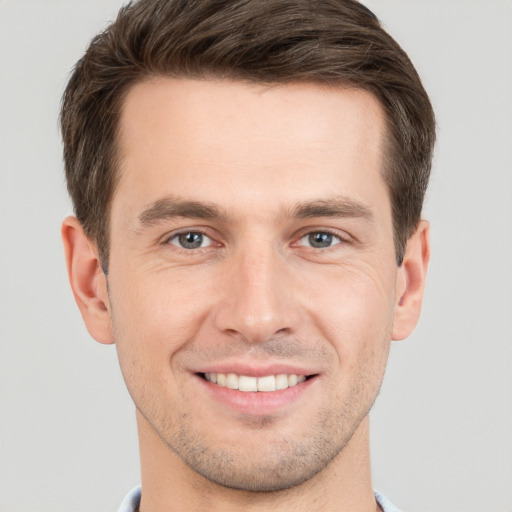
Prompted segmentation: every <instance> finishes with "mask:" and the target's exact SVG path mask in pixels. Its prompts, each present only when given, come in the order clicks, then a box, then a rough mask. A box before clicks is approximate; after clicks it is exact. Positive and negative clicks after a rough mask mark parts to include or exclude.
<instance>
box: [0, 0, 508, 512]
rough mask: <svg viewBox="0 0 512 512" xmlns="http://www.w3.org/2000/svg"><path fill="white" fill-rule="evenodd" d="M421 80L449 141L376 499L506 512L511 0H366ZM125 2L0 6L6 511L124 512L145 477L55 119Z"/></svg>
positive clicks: (376, 417) (0, 403) (418, 510)
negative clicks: (73, 278) (80, 242)
mask: <svg viewBox="0 0 512 512" xmlns="http://www.w3.org/2000/svg"><path fill="white" fill-rule="evenodd" d="M366 3H367V4H368V5H369V6H370V7H371V8H372V9H374V11H375V12H376V13H377V15H378V16H379V17H380V18H381V20H382V21H383V23H384V25H385V26H386V27H387V28H388V29H389V31H390V32H391V33H392V34H393V35H394V37H395V38H396V39H397V40H398V41H399V42H400V43H401V44H402V45H403V47H404V48H405V49H406V51H407V52H408V53H409V55H410V56H411V58H412V60H413V62H414V63H415V64H416V66H417V68H418V70H419V72H420V74H421V75H422V77H423V80H424V83H425V85H426V88H427V90H428V91H429V93H430V95H431V98H432V100H433V103H434V106H435V108H436V111H437V117H438V125H439V144H438V146H437V153H436V159H435V166H434V173H433V178H432V183H431V188H430V191H429V194H428V200H427V205H426V209H425V215H426V217H427V218H429V219H430V220H431V222H432V231H433V234H432V243H433V255H432V262H431V267H430V275H429V284H428V287H427V291H426V297H425V303H424V311H423V316H422V319H421V321H420V324H419V326H418V328H417V330H416V332H415V333H414V335H413V336H412V337H411V338H410V339H409V340H407V341H404V342H399V343H395V344H394V345H393V348H392V353H391V357H390V362H389V368H388V371H387V375H386V379H385V383H384V386H383V389H382V392H381V396H380V397H379V399H378V401H377V404H376V406H375V409H374V412H373V418H372V436H373V437H372V451H373V468H374V470H373V472H374V483H375V487H376V488H377V489H379V490H381V491H382V492H383V493H384V494H386V495H387V496H388V497H389V498H390V499H391V500H392V501H394V502H395V503H396V504H397V505H398V506H399V507H400V508H403V509H404V510H408V511H410V512H422V511H423V512H426V511H429V512H442V511H452V512H459V511H460V512H462V511H465V512H484V511H485V512H492V511H496V512H505V511H508V512H510V511H511V510H512V434H511V433H512V372H511V367H512V343H511V341H512V340H511V333H512V328H511V323H512V322H511V317H512V265H511V262H512V206H511V204H512V183H511V182H512V2H511V1H510V0H480V1H477V0H473V1H472V0H421V1H418V0H415V1H406V0H380V1H379V0H372V1H370V0H368V1H367V2H366ZM120 4H121V2H120V1H119V0H108V1H106V0H87V1H83V0H82V1H72V0H33V1H31V0H3V1H2V0H0V171H1V173H0V244H1V246H0V337H1V345H0V511H1V512H29V511H33V512H64V511H66V512H86V511H88V512H106V511H109V510H116V509H117V506H118V505H119V502H120V501H121V499H122V497H123V496H124V494H125V493H126V492H127V491H128V490H129V489H130V488H131V487H132V486H133V485H135V484H137V483H138V481H139V469H138V453H137V437H136V430H135V420H134V414H133V406H132V404H131V401H130V398H129V397H128V394H127V392H126V391H125V389H124V384H123V382H122V378H121V375H120V372H119V369H118V365H117V360H116V354H115V349H114V348H113V347H105V346H101V345H99V344H97V343H95V342H94V341H93V340H91V339H90V338H89V336H88V334H87V332H86V330H85V328H84V327H83V325H82V322H81V318H80V316H79V313H78V310H77V308H76V306H75V304H74V301H73V298H72V295H71V292H70V290H69V286H68V283H67V277H66V274H65V269H64V259H63V254H62V249H61V243H60V234H59V227H60V222H61V220H62V218H63V217H64V216H65V215H67V214H68V213H70V212H71V207H70V203H69V201H68V199H67V196H66V193H65V187H64V183H63V175H62V163H61V147H60V136H59V133H58V129H57V115H58V107H59V101H60V96H61V93H62V90H63V88H64V85H65V83H66V78H67V76H68V73H69V70H70V69H71V67H72V65H73V64H74V62H75V61H76V60H77V59H78V58H79V57H80V55H81V54H82V52H83V50H84V49H85V47H86V44H87V42H88V41H89V40H90V38H91V37H92V36H93V35H94V34H95V33H96V32H97V31H98V30H99V29H100V28H102V27H104V26H105V24H106V22H107V21H108V20H110V19H112V18H113V16H114V14H115V13H116V12H117V9H118V7H119V6H120Z"/></svg>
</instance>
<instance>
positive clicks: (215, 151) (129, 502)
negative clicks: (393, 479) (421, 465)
mask: <svg viewBox="0 0 512 512" xmlns="http://www.w3.org/2000/svg"><path fill="white" fill-rule="evenodd" d="M61 120H62V130H63V138H64V155H65V165H66V176H67V180H68V188H69V191H70V194H71V196H72V198H73V201H74V205H75V212H76V217H70V218H68V219H66V220H65V221H64V224H63V228H62V233H63V239H64V245H65V250H66V257H67V265H68V273H69V277H70V282H71V286H72V289H73V292H74V295H75V298H76V301H77V303H78V306H79V308H80V310H81V313H82V316H83V318H84V321H85V324H86V326H87V328H88V330H89V332H90V334H91V335H92V336H93V337H94V338H95V339H96V340H97V341H99V342H101V343H115V344H116V347H117V352H118V355H119V362H120V366H121V370H122V373H123V376H124V379H125V381H126V385H127V387H128V390H129V392H130V394H131V397H132V398H133V401H134V403H135V407H136V415H137V425H138V430H139V441H140V454H141V472H142V487H141V488H138V489H135V490H134V491H132V493H130V494H129V495H128V496H127V498H126V500H125V502H124V503H123V504H122V506H121V509H120V510H121V511H123V512H124V511H131V510H140V511H141V512H150V511H151V512H160V511H168V510H180V511H188V510H190V511H192V510H203V509H208V510H213V511H216V510H218V511H230V510H250V511H259V510H265V511H266V510H268V509H269V507H270V508H272V510H274V511H276V512H277V511H289V510H294V511H309V512H311V511H339V512H342V511H351V512H354V511H361V512H363V511H374V510H385V511H393V510H396V509H395V508H394V506H393V505H391V503H389V501H388V500H386V499H385V498H384V497H383V496H382V495H380V494H378V493H374V491H373V489H372V482H371V474H370V457H369V438H368V431H369V424H368V421H369V420H368V413H369V411H370V409H371V407H372V404H373V402H374V400H375V398H376V396H377V394H378V391H379V388H380V385H381V382H382V378H383V375H384V370H385V366H386V361H387V356H388V352H389V346H390V342H391V340H398V339H403V338H405V337H407V336H408V335H409V334H410V333H411V332H412V330H413V329H414V327H415V325H416V322H417V320H418V317H419V314H420V307H421V300H422V295H423V289H424V281H425V274H426V269H427V264H428V258H429V241H428V224H427V223H426V222H425V221H423V220H421V209H422V201H423V196H424V192H425V189H426V185H427V181H428V175H429V170H430V165H431V156H432V148H433V143H434V116H433V112H432V108H431V106H430V103H429V100H428V97H427V95H426V93H425V91H424V89H423V87H422V85H421V82H420V80H419V78H418V76H417V74H416V72H415V70H414V68H413V66H412V64H411V63H410V61H409V59H408V58H407V56H406V55H405V53H404V52H403V51H402V50H401V49H400V48H399V46H398V45H397V44H396V43H395V42H394V40H393V39H392V38H391V37H390V36H389V35H388V34H387V33H386V32H384V31H383V29H382V28H381V26H380V25H379V22H378V20H377V19H376V18H375V17H374V15H373V14H372V13H370V12H369V11H368V10H367V9H366V8H365V7H364V6H362V5H361V4H359V3H357V2H354V1H349V0H325V1H318V2H311V1H310V0H293V1H292V0H276V1H272V2H269V1H268V0H265V1H263V0H252V1H247V0H226V1H218V0H215V1H214V0H201V1H189V2H184V1H178V0H171V1H170V0H162V1H157V0H156V1H155V0H153V1H150V0H147V1H145V0H142V1H140V2H137V3H134V4H132V5H129V6H128V7H126V8H124V9H122V10H121V12H120V14H119V16H118V18H117V20H116V21H115V22H114V23H113V24H112V25H111V26H110V27H109V28H108V29H107V30H106V31H105V32H103V33H102V34H100V35H99V36H97V37H96V38H95V39H94V40H93V42H92V43H91V45H90V47H89V48H88V50H87V52H86V54H85V56H84V57H83V58H82V60H81V61H80V62H79V63H78V64H77V67H76V69H75V71H74V73H73V75H72V78H71V80H70V83H69V85H68V87H67V89H66V92H65V96H64V100H63V106H62V115H61Z"/></svg>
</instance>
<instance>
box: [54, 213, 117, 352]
mask: <svg viewBox="0 0 512 512" xmlns="http://www.w3.org/2000/svg"><path fill="white" fill-rule="evenodd" d="M61 232H62V241H63V243H64V252H65V256H66V265H67V269H68V277H69V282H70V284H71V289H72V290H73V295H74V296H75V300H76V303H77V305H78V308H79V309H80V313H82V318H83V319H84V322H85V326H86V327H87V330H88V331H89V334H90V335H91V336H92V337H93V338H94V339H95V340H96V341H99V342H100V343H105V344H108V343H114V338H113V336H112V330H111V326H110V304H109V300H108V293H107V280H106V277H105V275H104V274H103V271H102V269H101V264H100V259H99V256H98V249H97V247H96V245H95V244H94V243H93V242H92V241H91V239H90V238H89V237H88V236H87V235H86V234H85V232H84V230H83V228H82V225H81V224H80V222H79V221H78V219H76V218H75V217H68V218H66V219H64V222H63V223H62V231H61Z"/></svg>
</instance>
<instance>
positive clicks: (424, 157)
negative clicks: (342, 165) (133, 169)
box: [61, 0, 435, 268]
mask: <svg viewBox="0 0 512 512" xmlns="http://www.w3.org/2000/svg"><path fill="white" fill-rule="evenodd" d="M158 75H163V76H170V77H189V78H198V79H207V78H209V77H216V78H218V77H221V78H229V79H234V80H243V81H249V82H256V83H264V84H280V83H291V82H310V83H318V84H329V85H334V86H338V85H339V86H343V87H346V86H349V87H356V88H360V89H364V90H367V91H370V92H371V93H373V94H374V95H375V96H376V97H377V98H378V99H379V101H380V103H381V104H382V106H383V108H384V111H385V114H386V117H387V134H386V135H387V151H386V152H387V154H386V155H385V156H386V164H385V169H383V173H384V178H385V180H386V183H387V186H388V188H389V193H390V198H391V204H392V210H393V227H394V237H395V249H396V259H397V264H398V265H400V264H401V262H402V259H403V255H404V251H405V246H406V243H407V240H408V239H409V237H410V236H411V235H412V234H413V232H414V231H415V229H416V227H417V225H418V222H419V220H420V216H421V210H422V204H423V198H424V194H425V190H426V188H427V183H428V178H429V174H430V167H431V161H432V152H433V146H434V141H435V120H434V113H433V110H432V106H431V104H430V101H429V98H428V96H427V93H426V92H425V90H424V88H423V86H422V84H421V81H420V78H419V76H418V74H417V73H416V70H415V69H414V66H413V65H412V63H411V61H410V60H409V58H408V57H407V55H406V54H405V52H404V51H403V50H402V49H401V48H400V46H399V45H398V44H397V43H396V42H395V41H394V39H393V38H392V37H391V36H390V35H389V34H387V32H385V31H384V29H383V28H382V27H381V25H380V23H379V21H378V19H377V18H376V17H375V15H374V14H373V13H372V12H371V11H369V10H368V9H367V8H366V7H365V6H363V5H362V4H360V3H359V2H357V1H355V0H140V1H138V2H132V3H130V4H128V5H126V6H125V7H123V8H122V9H121V10H120V11H119V14H118V17H117V19H116V20H115V22H113V23H112V24H111V25H110V26H109V27H108V28H107V29H106V30H105V31H104V32H102V33H100V34H99V35H97V36H96V37H95V38H94V39H93V40H92V42H91V44H90V45H89V47H88V49H87V51H86V53H85V55H84V56H83V58H82V59H81V60H80V61H79V62H78V63H77V65H76V67H75V69H74V71H73V73H72V76H71V78H70V81H69V83H68V86H67V88H66V91H65V93H64V96H63V100H62V110H61V127H62V135H63V141H64V162H65V169H66V179H67V185H68V190H69V193H70V195H71V198H72V200H73V204H74V208H75V213H76V216H77V218H78V219H79V221H80V222H81V223H82V225H83V227H84V230H85V231H86V233H87V234H88V236H90V237H91V238H92V239H93V240H95V242H96V243H97V245H98V248H99V251H100V258H101V260H102V264H103V265H104V267H105V268H106V265H107V262H108V253H109V210H110V203H111V200H112V196H113V193H114V189H115V184H116V179H117V174H118V165H117V156H118V155H117V146H116V135H117V130H118V124H119V115H120V111H121V108H122V105H123V100H124V97H125V95H126V93H127V91H128V90H129V88H130V87H131V86H133V85H134V84H135V83H137V82H140V81H142V80H145V79H146V78H148V77H151V76H158Z"/></svg>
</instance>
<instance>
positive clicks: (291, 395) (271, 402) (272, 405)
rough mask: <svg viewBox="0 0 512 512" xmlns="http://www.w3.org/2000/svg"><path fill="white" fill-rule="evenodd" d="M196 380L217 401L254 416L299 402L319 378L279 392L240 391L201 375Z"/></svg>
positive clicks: (271, 412)
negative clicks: (210, 380)
mask: <svg viewBox="0 0 512 512" xmlns="http://www.w3.org/2000/svg"><path fill="white" fill-rule="evenodd" d="M196 378H197V379H198V380H199V381H200V382H201V383H202V385H203V386H204V387H205V388H206V391H207V392H208V393H210V396H212V397H213V398H214V399H215V400H216V401H219V402H221V403H223V404H225V405H227V406H229V407H230V408H231V409H234V410H235V411H237V412H240V413H244V414H250V415H254V416H264V415H268V414H275V413H276V412H278V411H281V410H282V409H284V408H286V407H289V406H291V405H292V404H294V403H295V402H297V401H298V400H299V399H300V398H301V397H302V395H303V394H304V393H305V392H306V391H307V390H308V389H310V388H311V386H312V385H314V383H315V381H316V380H317V379H318V377H317V376H315V377H312V378H309V379H307V380H305V381H304V382H301V383H299V384H296V385H295V386H291V387H289V388H286V389H280V390H279V391H252V392H251V391H249V392H246V391H239V390H238V389H229V388H224V387H222V386H218V385H217V384H213V383H212V382H209V381H207V380H205V379H203V378H202V377H200V376H199V375H196Z"/></svg>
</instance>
